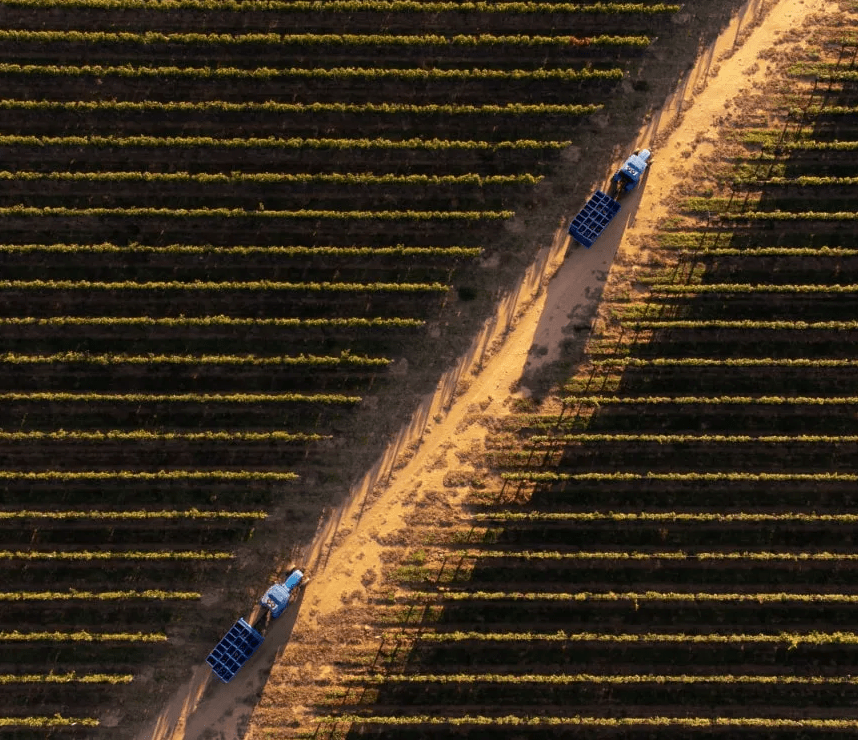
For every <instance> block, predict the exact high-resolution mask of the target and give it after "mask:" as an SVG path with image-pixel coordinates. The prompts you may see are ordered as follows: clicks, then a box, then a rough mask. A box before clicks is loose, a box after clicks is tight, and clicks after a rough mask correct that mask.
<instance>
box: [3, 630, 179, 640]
mask: <svg viewBox="0 0 858 740" xmlns="http://www.w3.org/2000/svg"><path fill="white" fill-rule="evenodd" d="M0 642H143V643H147V642H149V643H151V642H167V635H165V634H163V633H161V632H87V631H85V630H79V631H77V632H19V631H18V630H14V631H12V632H0Z"/></svg>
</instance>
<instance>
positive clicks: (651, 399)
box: [563, 396, 858, 406]
mask: <svg viewBox="0 0 858 740" xmlns="http://www.w3.org/2000/svg"><path fill="white" fill-rule="evenodd" d="M563 400H564V402H565V403H567V404H573V403H581V404H592V405H595V406H600V405H607V404H662V403H670V404H673V403H676V404H707V405H710V404H711V405H720V404H731V405H737V406H745V405H748V404H761V405H768V406H780V405H794V406H805V405H807V406H844V405H855V404H858V396H824V397H820V396H568V397H567V398H565V399H563Z"/></svg>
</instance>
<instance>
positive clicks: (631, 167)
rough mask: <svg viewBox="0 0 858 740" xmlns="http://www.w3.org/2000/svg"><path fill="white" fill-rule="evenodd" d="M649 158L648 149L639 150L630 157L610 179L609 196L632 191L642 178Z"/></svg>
mask: <svg viewBox="0 0 858 740" xmlns="http://www.w3.org/2000/svg"><path fill="white" fill-rule="evenodd" d="M649 158H650V151H649V149H641V150H640V151H637V152H635V153H634V154H632V155H630V156H629V158H628V159H627V160H626V161H625V163H624V164H623V166H622V167H620V169H619V170H617V172H616V173H615V174H614V176H613V177H612V178H611V195H612V196H613V195H621V194H622V193H628V192H631V191H632V190H634V189H635V187H636V186H637V184H638V183H639V182H640V179H641V177H643V173H644V170H646V168H647V164H648V161H649Z"/></svg>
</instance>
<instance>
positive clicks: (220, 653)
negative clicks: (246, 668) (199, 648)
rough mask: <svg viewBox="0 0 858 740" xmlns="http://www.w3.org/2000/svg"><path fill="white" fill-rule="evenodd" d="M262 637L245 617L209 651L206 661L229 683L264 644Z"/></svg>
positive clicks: (222, 679)
mask: <svg viewBox="0 0 858 740" xmlns="http://www.w3.org/2000/svg"><path fill="white" fill-rule="evenodd" d="M263 639H264V638H263V637H262V635H261V634H259V632H257V631H256V630H255V629H253V627H251V626H250V625H249V624H248V623H247V622H245V621H244V620H243V619H239V620H238V621H237V622H236V623H235V624H234V625H233V626H232V627H231V628H230V630H229V632H227V633H226V634H225V635H224V636H223V639H222V640H221V641H220V642H219V643H218V644H217V645H215V648H214V650H212V651H211V653H209V657H208V658H206V663H208V664H209V665H210V666H211V669H212V670H213V671H214V673H215V675H216V676H217V677H218V678H219V679H220V680H221V681H223V682H224V683H229V681H230V680H231V679H232V677H233V676H234V675H235V674H236V673H238V671H239V669H240V668H241V666H243V665H244V664H245V663H246V662H247V661H248V659H249V658H250V656H251V655H253V653H255V652H256V648H258V647H259V646H260V645H261V644H262V640H263Z"/></svg>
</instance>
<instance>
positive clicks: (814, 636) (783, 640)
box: [418, 630, 858, 648]
mask: <svg viewBox="0 0 858 740" xmlns="http://www.w3.org/2000/svg"><path fill="white" fill-rule="evenodd" d="M418 639H420V640H422V641H424V642H467V641H482V642H539V641H546V642H597V643H598V642H612V643H640V644H644V643H667V644H670V643H674V644H683V643H691V644H695V643H696V644H701V643H714V644H728V645H741V644H743V643H750V644H753V643H758V644H759V643H763V644H766V643H768V644H775V645H778V644H783V645H788V646H791V647H793V648H796V647H798V646H799V645H858V633H855V632H779V633H771V634H770V633H765V632H762V633H750V634H744V633H736V632H732V633H724V634H721V633H709V634H687V633H682V632H630V633H606V632H565V631H563V630H559V631H557V632H462V631H455V632H422V633H420V635H419V638H418Z"/></svg>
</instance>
